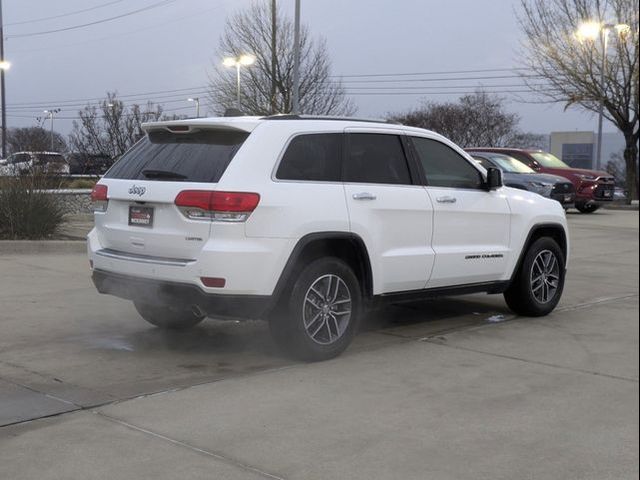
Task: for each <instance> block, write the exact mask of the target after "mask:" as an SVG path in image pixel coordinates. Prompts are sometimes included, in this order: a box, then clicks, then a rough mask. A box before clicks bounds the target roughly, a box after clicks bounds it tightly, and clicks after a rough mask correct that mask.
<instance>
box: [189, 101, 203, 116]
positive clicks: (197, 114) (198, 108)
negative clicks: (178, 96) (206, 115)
mask: <svg viewBox="0 0 640 480" xmlns="http://www.w3.org/2000/svg"><path fill="white" fill-rule="evenodd" d="M187 102H195V104H196V118H200V99H199V98H198V97H193V98H187Z"/></svg>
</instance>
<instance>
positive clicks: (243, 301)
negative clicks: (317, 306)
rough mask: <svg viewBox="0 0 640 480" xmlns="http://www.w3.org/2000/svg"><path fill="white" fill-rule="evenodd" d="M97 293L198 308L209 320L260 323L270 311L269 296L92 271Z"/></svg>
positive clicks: (145, 301) (157, 303) (156, 303)
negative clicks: (213, 290) (208, 290)
mask: <svg viewBox="0 0 640 480" xmlns="http://www.w3.org/2000/svg"><path fill="white" fill-rule="evenodd" d="M91 279H92V280H93V283H94V285H95V286H96V288H97V289H98V292H100V293H104V294H108V295H114V296H116V297H119V298H124V299H126V300H133V301H139V302H144V303H151V304H153V305H180V306H186V307H191V306H194V305H197V306H198V307H199V308H200V309H201V310H203V311H205V312H207V314H208V315H209V316H212V317H217V318H232V319H261V318H264V316H265V314H266V313H267V312H268V310H269V308H270V307H271V304H272V302H271V300H272V297H271V296H261V295H223V294H212V293H206V292H204V291H202V290H201V289H200V288H198V287H197V286H195V285H191V284H187V283H179V282H168V281H162V280H150V279H146V278H139V277H132V276H129V275H122V274H119V273H113V272H107V271H104V270H98V269H96V270H94V271H93V275H92V277H91Z"/></svg>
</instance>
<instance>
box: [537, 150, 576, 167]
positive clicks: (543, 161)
mask: <svg viewBox="0 0 640 480" xmlns="http://www.w3.org/2000/svg"><path fill="white" fill-rule="evenodd" d="M531 156H532V157H533V158H535V159H536V161H537V162H538V163H539V164H540V165H542V166H543V167H547V168H571V167H570V166H569V165H567V164H566V163H564V162H563V161H562V160H560V159H559V158H558V157H556V156H555V155H552V154H551V153H547V152H533V153H531Z"/></svg>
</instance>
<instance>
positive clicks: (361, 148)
mask: <svg viewBox="0 0 640 480" xmlns="http://www.w3.org/2000/svg"><path fill="white" fill-rule="evenodd" d="M345 162H346V163H345V166H344V181H345V182H358V183H391V184H404V185H411V183H412V182H411V175H410V174H409V167H408V165H407V159H406V157H405V155H404V149H403V148H402V142H401V140H400V137H398V136H397V135H382V134H376V133H353V134H350V135H349V151H348V152H347V158H346V160H345Z"/></svg>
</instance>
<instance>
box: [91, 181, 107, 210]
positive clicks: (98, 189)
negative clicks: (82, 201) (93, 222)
mask: <svg viewBox="0 0 640 480" xmlns="http://www.w3.org/2000/svg"><path fill="white" fill-rule="evenodd" d="M108 191H109V189H108V188H107V186H106V185H100V184H97V185H95V186H94V187H93V190H92V191H91V202H92V203H93V211H94V212H106V211H107V206H108V205H109V198H108V196H107V193H108Z"/></svg>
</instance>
